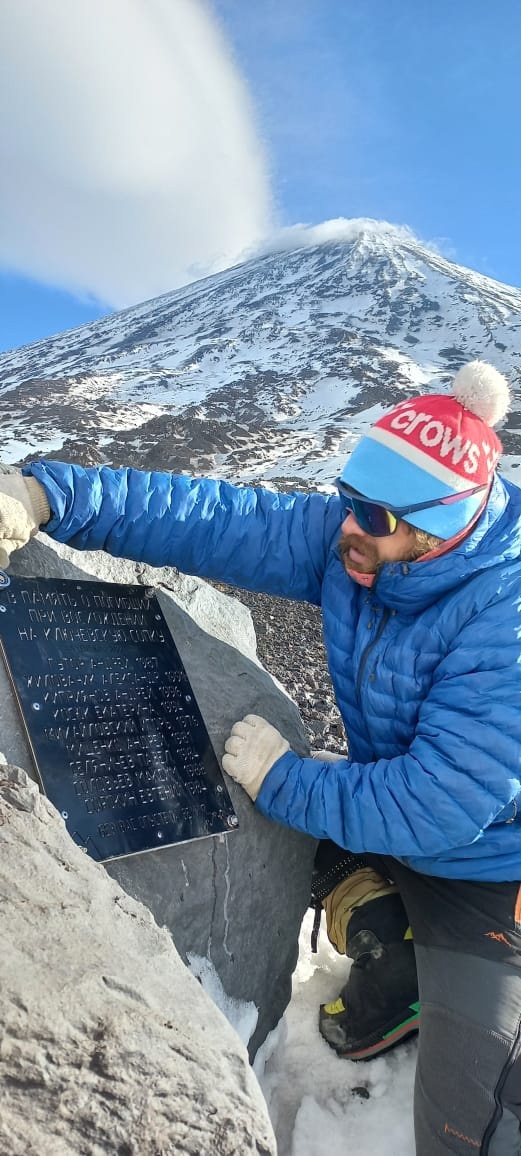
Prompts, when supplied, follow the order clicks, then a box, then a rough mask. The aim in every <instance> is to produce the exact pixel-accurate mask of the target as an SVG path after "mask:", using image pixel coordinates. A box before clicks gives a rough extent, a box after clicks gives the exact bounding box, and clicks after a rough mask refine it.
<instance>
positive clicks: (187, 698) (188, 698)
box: [185, 694, 192, 702]
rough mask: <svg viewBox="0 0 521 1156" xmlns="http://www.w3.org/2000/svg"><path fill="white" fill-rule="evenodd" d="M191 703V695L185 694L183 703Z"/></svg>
mask: <svg viewBox="0 0 521 1156" xmlns="http://www.w3.org/2000/svg"><path fill="white" fill-rule="evenodd" d="M191 701H192V696H191V694H185V702H191Z"/></svg>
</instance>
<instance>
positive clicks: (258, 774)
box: [223, 714, 289, 802]
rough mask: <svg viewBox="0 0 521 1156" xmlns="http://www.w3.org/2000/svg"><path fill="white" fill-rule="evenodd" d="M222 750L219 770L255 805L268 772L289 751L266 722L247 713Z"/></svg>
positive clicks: (232, 731) (235, 727)
mask: <svg viewBox="0 0 521 1156" xmlns="http://www.w3.org/2000/svg"><path fill="white" fill-rule="evenodd" d="M224 749H225V751H226V754H225V755H223V769H224V770H225V771H226V774H227V775H231V777H232V779H235V781H236V783H240V784H241V787H244V790H245V791H247V792H248V794H249V796H250V799H253V801H254V802H255V799H256V798H257V795H258V793H259V791H260V789H261V787H262V784H263V782H264V779H265V778H266V775H267V774H268V771H269V770H270V769H271V767H272V766H273V764H274V763H276V762H277V759H280V757H281V755H285V754H286V751H289V743H288V742H287V740H286V739H283V737H282V735H281V734H279V731H278V730H276V728H275V727H272V725H271V723H269V722H266V719H263V718H260V716H259V715H258V714H247V715H246V717H245V718H243V719H242V721H241V722H236V723H234V725H233V727H232V729H231V734H230V736H229V738H227V739H226V742H225V744H224Z"/></svg>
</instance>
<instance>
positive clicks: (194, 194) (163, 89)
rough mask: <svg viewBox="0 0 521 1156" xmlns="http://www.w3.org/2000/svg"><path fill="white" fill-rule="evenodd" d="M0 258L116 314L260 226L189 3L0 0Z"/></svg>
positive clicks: (213, 51)
mask: <svg viewBox="0 0 521 1156" xmlns="http://www.w3.org/2000/svg"><path fill="white" fill-rule="evenodd" d="M0 156H1V157H2V177H1V180H0V265H1V266H3V267H4V268H8V269H11V270H13V271H16V272H19V273H22V274H25V275H28V276H32V277H35V278H37V279H39V280H42V281H45V282H47V283H52V284H54V285H59V286H62V287H65V288H67V289H69V290H72V291H75V292H77V293H80V294H88V295H93V296H95V297H97V298H99V299H101V300H102V301H105V302H108V303H109V304H111V305H114V306H117V307H122V306H124V305H128V304H131V303H134V302H137V301H141V300H144V299H146V298H148V297H153V296H155V295H156V294H158V293H161V292H165V291H168V290H170V289H173V288H175V287H176V286H178V285H181V284H184V283H185V282H187V281H189V280H191V279H193V278H194V277H196V276H202V275H203V274H205V273H207V272H213V271H215V270H216V269H219V268H223V267H225V266H226V265H228V264H230V263H232V262H233V261H234V260H235V259H237V258H238V256H239V255H240V253H241V252H242V251H243V250H244V249H245V248H246V247H248V246H251V245H254V244H255V242H256V241H257V240H258V239H259V238H260V237H261V236H262V235H264V234H266V232H267V231H268V229H269V227H270V215H271V200H270V190H269V183H268V178H267V172H266V165H265V159H264V156H263V152H262V148H261V145H260V143H259V141H258V139H257V136H256V133H255V128H254V123H253V117H252V114H251V109H250V107H249V101H248V94H247V91H246V88H245V86H244V84H243V82H242V80H241V77H240V76H239V74H238V72H237V69H236V66H235V64H234V62H233V60H232V58H231V55H230V54H229V52H228V50H227V47H226V44H225V43H224V41H223V39H222V37H221V35H220V32H219V30H218V28H217V27H216V25H215V23H214V22H213V20H212V17H211V14H210V12H209V11H208V8H207V6H206V4H205V3H204V2H203V0H14V2H13V0H0Z"/></svg>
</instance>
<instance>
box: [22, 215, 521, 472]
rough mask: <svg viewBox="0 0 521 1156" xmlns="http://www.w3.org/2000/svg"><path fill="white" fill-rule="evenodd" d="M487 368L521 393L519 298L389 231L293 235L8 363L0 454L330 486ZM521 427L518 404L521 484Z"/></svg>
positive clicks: (512, 427)
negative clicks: (467, 372) (433, 394)
mask: <svg viewBox="0 0 521 1156" xmlns="http://www.w3.org/2000/svg"><path fill="white" fill-rule="evenodd" d="M335 230H336V232H335ZM475 357H479V358H482V359H484V360H490V361H491V362H492V363H493V364H494V365H496V367H497V368H498V369H500V370H501V371H502V372H505V373H506V374H507V376H508V377H509V378H510V380H511V383H512V385H513V388H514V393H515V391H516V388H517V387H518V385H519V382H520V379H521V372H520V366H521V291H520V290H518V289H516V288H514V287H511V286H507V285H503V284H502V283H500V282H497V281H493V280H491V279H489V278H487V277H485V276H484V275H483V274H480V273H475V272H474V271H472V270H467V269H464V268H462V267H460V266H458V265H456V264H454V263H453V262H451V261H449V260H448V259H447V258H445V257H442V256H440V255H439V254H437V253H435V252H433V251H431V250H430V249H428V248H427V247H426V246H424V245H422V244H421V243H420V242H418V241H416V240H415V238H414V237H413V236H412V234H411V235H410V234H409V233H408V231H407V230H403V229H399V228H396V227H393V226H386V225H382V224H381V223H378V222H367V221H365V220H361V221H352V222H349V221H347V222H329V223H326V224H324V225H322V226H316V227H314V228H313V229H309V230H305V229H296V230H289V231H287V234H286V235H285V236H283V237H282V239H281V241H280V243H279V248H277V249H275V250H272V251H270V252H263V253H261V254H260V255H257V256H252V257H250V258H249V259H248V260H247V261H245V262H243V263H242V264H239V265H235V266H233V267H232V268H231V269H229V270H225V271H223V272H220V273H217V274H215V275H213V276H211V277H207V278H204V279H203V280H202V281H198V282H194V283H192V284H190V285H188V286H184V287H183V288H181V289H177V290H175V291H173V292H172V293H168V294H163V295H162V296H161V297H159V298H157V299H154V300H152V301H150V302H145V303H143V304H142V305H138V306H132V307H131V308H129V309H125V310H123V311H122V312H120V313H116V314H112V315H110V316H108V317H104V318H101V319H100V320H99V321H96V322H91V323H90V324H89V325H86V326H85V325H83V326H80V327H78V328H77V329H74V330H70V331H68V332H66V333H64V334H59V335H56V336H55V337H52V338H46V339H44V340H42V341H39V342H36V343H33V344H31V345H29V346H24V347H22V348H21V349H19V350H14V351H11V352H10V353H5V354H2V355H0V415H1V417H2V425H1V431H2V432H1V433H0V455H1V456H2V457H3V459H4V460H10V461H12V462H22V461H24V460H27V459H29V458H31V457H34V456H36V455H38V456H54V457H65V458H66V459H74V460H78V461H83V462H84V464H92V463H99V462H107V463H109V464H112V465H121V464H125V465H135V466H138V467H141V468H160V469H161V468H162V469H173V470H185V471H189V472H194V473H195V472H202V473H215V474H218V475H219V476H222V477H227V478H230V479H234V480H237V481H249V482H253V483H258V482H263V483H265V484H279V485H283V486H290V485H302V486H303V487H305V488H307V487H309V485H310V484H313V485H317V484H318V485H327V484H328V483H330V481H331V479H332V478H334V477H335V474H336V473H337V472H339V469H340V468H341V465H342V462H343V461H344V460H345V457H346V456H347V455H348V453H349V452H350V450H351V449H352V448H353V446H354V444H355V443H356V440H357V438H358V437H359V436H360V434H361V433H363V430H364V429H365V428H366V427H367V425H368V424H369V423H370V422H371V421H372V420H374V419H375V417H376V416H379V414H380V413H381V412H382V410H383V408H385V407H386V406H388V405H390V404H394V403H395V402H397V401H399V400H402V399H403V398H404V397H407V396H410V395H411V394H413V393H418V392H422V391H427V392H428V391H440V390H441V391H442V392H443V391H444V390H445V389H447V387H448V386H449V383H450V380H451V378H452V376H453V375H454V373H455V372H456V371H457V369H459V368H460V366H461V365H462V364H463V363H464V362H465V361H467V360H472V359H473V358H475ZM519 427H520V417H519V414H518V412H517V410H516V408H515V406H514V409H513V411H512V413H511V414H510V416H509V418H508V420H507V423H506V425H505V428H504V430H503V431H502V434H501V436H502V440H503V441H504V445H505V457H506V459H508V460H507V468H508V469H512V470H513V469H517V465H518V462H517V456H518V454H521V432H520V430H519Z"/></svg>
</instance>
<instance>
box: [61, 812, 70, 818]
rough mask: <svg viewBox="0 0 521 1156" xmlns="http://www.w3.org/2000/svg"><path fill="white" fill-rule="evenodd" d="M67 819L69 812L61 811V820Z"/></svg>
mask: <svg viewBox="0 0 521 1156" xmlns="http://www.w3.org/2000/svg"><path fill="white" fill-rule="evenodd" d="M68 818H69V812H68V811H62V819H68Z"/></svg>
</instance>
